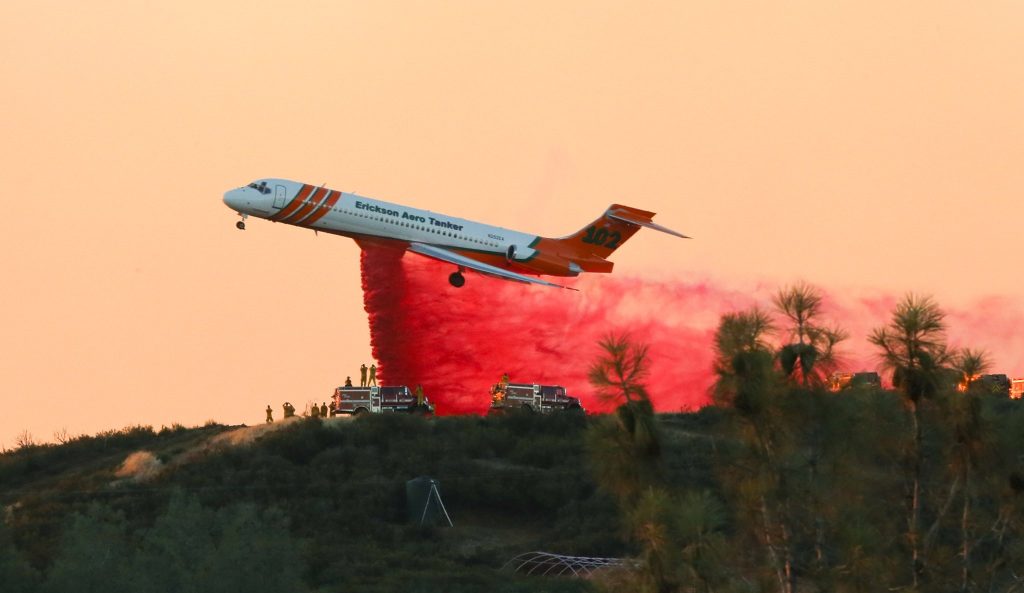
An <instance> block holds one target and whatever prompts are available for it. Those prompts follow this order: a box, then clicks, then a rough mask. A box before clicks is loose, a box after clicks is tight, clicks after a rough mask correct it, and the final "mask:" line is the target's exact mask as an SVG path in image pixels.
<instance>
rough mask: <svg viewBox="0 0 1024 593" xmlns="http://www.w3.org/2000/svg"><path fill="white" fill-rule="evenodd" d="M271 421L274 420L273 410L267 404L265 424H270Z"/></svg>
mask: <svg viewBox="0 0 1024 593" xmlns="http://www.w3.org/2000/svg"><path fill="white" fill-rule="evenodd" d="M273 422H274V410H273V408H271V407H270V404H267V424H271V423H273Z"/></svg>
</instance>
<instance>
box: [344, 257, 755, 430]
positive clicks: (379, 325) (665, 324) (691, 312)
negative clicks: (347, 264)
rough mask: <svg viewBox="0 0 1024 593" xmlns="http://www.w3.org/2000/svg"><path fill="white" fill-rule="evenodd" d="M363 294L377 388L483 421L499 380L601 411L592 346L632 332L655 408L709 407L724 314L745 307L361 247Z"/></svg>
mask: <svg viewBox="0 0 1024 593" xmlns="http://www.w3.org/2000/svg"><path fill="white" fill-rule="evenodd" d="M361 263H362V271H363V291H364V302H365V307H366V312H367V313H368V314H369V319H370V337H371V345H372V348H373V356H374V358H375V359H376V360H378V361H379V364H380V368H379V370H378V375H379V377H380V379H381V382H382V383H383V384H387V385H409V386H414V385H416V384H417V383H421V384H422V385H423V390H424V392H425V393H426V394H427V396H428V397H430V399H431V400H432V401H433V402H435V403H436V405H437V408H438V412H439V413H443V414H460V413H483V412H485V411H486V410H487V407H488V405H489V404H490V396H489V390H490V387H491V385H493V384H494V383H497V382H498V380H499V379H500V378H501V375H502V373H506V372H507V373H508V374H509V377H510V378H511V381H512V382H513V383H516V382H521V383H540V384H547V385H563V386H565V387H566V390H567V392H568V393H569V394H570V395H573V396H576V397H579V398H580V399H581V401H582V402H583V406H584V407H585V408H587V410H590V411H603V410H608V409H610V408H611V407H612V406H610V405H609V404H608V403H605V402H600V401H599V400H598V399H597V398H596V397H595V396H594V393H593V388H591V386H590V384H589V383H588V382H587V370H588V369H589V368H590V366H591V364H592V363H593V362H594V360H595V359H596V358H597V357H598V356H600V354H601V350H600V347H599V345H598V342H599V340H600V339H601V338H602V337H603V336H605V335H607V334H608V333H609V332H623V331H625V332H628V333H629V334H630V335H631V336H632V337H633V338H634V339H635V340H636V341H638V342H643V343H645V344H647V345H648V346H649V347H650V375H649V378H648V381H647V385H648V390H649V391H650V393H651V397H652V399H653V401H654V402H655V405H656V406H657V408H658V409H659V410H662V411H679V410H693V409H696V408H698V407H700V406H702V405H704V404H706V403H707V402H708V388H709V387H710V386H711V383H712V381H713V377H712V370H711V365H712V356H713V346H712V340H713V337H714V332H715V328H716V326H717V324H718V318H719V316H720V315H721V313H723V312H725V311H729V310H734V309H742V308H745V307H748V306H750V305H751V304H753V300H752V299H751V298H750V297H749V296H747V295H744V294H741V293H739V292H729V291H724V290H719V289H715V288H712V287H710V286H708V285H707V284H699V283H694V284H690V283H680V282H652V281H644V282H638V281H635V280H629V279H620V278H616V277H614V276H607V275H602V276H600V277H584V278H583V279H581V280H579V281H573V280H570V282H573V283H574V286H575V287H577V288H579V289H580V291H579V292H576V291H572V290H559V289H551V288H542V287H538V286H532V285H525V284H519V283H515V282H507V281H503V280H496V279H491V278H487V277H484V276H479V275H476V274H472V273H470V274H467V282H466V285H465V286H464V287H462V288H458V289H456V288H453V287H452V286H450V285H449V284H448V274H450V273H451V272H453V271H454V268H453V267H452V266H450V265H445V264H441V263H438V262H434V261H433V260H428V259H426V258H421V257H417V256H414V255H407V256H405V257H404V258H403V257H402V252H401V251H400V250H396V249H389V248H386V247H378V246H373V245H364V246H363V253H362V260H361Z"/></svg>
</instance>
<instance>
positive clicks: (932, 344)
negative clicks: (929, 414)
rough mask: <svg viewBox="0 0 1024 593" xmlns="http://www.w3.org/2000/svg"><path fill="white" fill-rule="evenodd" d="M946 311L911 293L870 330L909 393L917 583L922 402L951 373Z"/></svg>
mask: <svg viewBox="0 0 1024 593" xmlns="http://www.w3.org/2000/svg"><path fill="white" fill-rule="evenodd" d="M945 318H946V314H945V313H944V312H943V311H942V309H940V308H939V306H938V304H936V303H935V301H933V300H932V299H931V297H926V296H917V295H914V294H908V295H907V296H905V297H904V298H903V300H902V301H900V302H899V303H898V304H897V305H896V309H895V310H894V311H893V314H892V318H891V319H890V320H889V323H888V324H887V325H885V326H883V327H880V328H877V329H875V330H874V331H872V332H871V336H870V337H869V338H868V339H869V341H870V342H871V343H872V344H874V345H875V346H877V347H878V348H879V349H880V350H881V353H880V357H881V360H882V366H883V367H884V368H885V369H886V370H889V371H891V372H892V383H893V387H895V388H896V389H897V390H898V391H899V392H900V393H901V394H902V395H903V398H904V401H905V403H906V405H907V408H908V409H909V413H910V420H911V422H910V423H911V438H910V446H909V448H908V454H907V460H908V466H909V482H910V492H909V498H910V505H909V508H908V516H907V540H908V543H909V544H910V553H911V579H912V583H913V586H914V588H917V586H918V583H919V580H920V576H921V574H922V572H923V571H924V562H923V560H922V556H921V538H920V525H921V462H922V460H921V413H920V403H921V400H923V399H928V398H932V397H934V396H935V395H936V393H938V391H939V389H940V388H941V386H942V385H943V383H944V382H945V381H946V379H947V377H948V369H947V368H946V367H947V365H949V364H950V362H951V361H952V356H951V353H950V352H949V350H948V349H947V347H946V322H945Z"/></svg>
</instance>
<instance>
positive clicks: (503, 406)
mask: <svg viewBox="0 0 1024 593" xmlns="http://www.w3.org/2000/svg"><path fill="white" fill-rule="evenodd" d="M510 410H524V411H529V412H539V413H541V414H547V413H550V412H559V411H572V412H581V413H582V412H583V411H584V410H583V406H582V405H581V404H580V400H579V399H577V398H575V397H570V396H568V395H566V394H565V387H562V386H561V385H534V384H528V383H497V384H495V385H494V386H492V387H491V409H490V413H492V414H500V413H502V412H506V411H510Z"/></svg>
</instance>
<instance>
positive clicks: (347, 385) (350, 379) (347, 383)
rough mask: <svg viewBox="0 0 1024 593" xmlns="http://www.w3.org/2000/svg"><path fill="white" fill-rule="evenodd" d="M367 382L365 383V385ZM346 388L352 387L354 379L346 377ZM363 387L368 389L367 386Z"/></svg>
mask: <svg viewBox="0 0 1024 593" xmlns="http://www.w3.org/2000/svg"><path fill="white" fill-rule="evenodd" d="M365 382H366V381H363V383H365ZM345 387H352V377H345ZM363 387H366V386H365V385H364V386H363Z"/></svg>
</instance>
